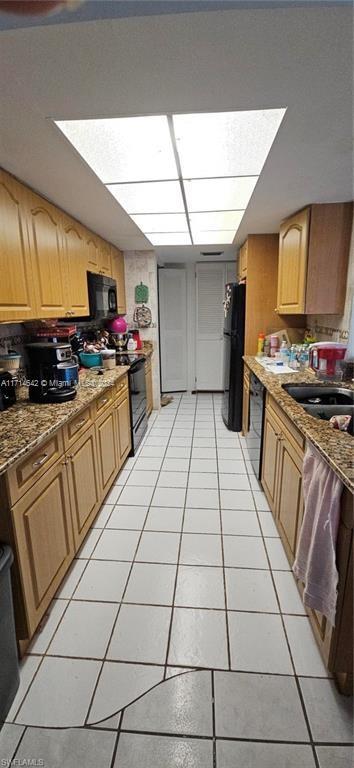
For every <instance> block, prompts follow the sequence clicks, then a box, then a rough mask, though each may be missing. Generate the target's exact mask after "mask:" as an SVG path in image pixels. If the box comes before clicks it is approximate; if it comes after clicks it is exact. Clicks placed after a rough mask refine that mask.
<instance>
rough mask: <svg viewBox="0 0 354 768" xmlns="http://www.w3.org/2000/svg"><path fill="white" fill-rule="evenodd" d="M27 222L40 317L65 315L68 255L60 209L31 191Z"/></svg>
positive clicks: (38, 315)
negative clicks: (66, 253)
mask: <svg viewBox="0 0 354 768" xmlns="http://www.w3.org/2000/svg"><path fill="white" fill-rule="evenodd" d="M27 225H28V234H29V242H30V249H31V255H32V263H33V269H34V275H35V283H36V289H37V306H38V314H37V317H63V316H64V315H65V314H66V311H67V297H66V263H65V262H66V257H65V252H64V247H63V239H62V231H61V214H60V211H59V210H58V209H57V208H55V206H54V205H51V204H50V203H48V202H47V201H46V200H44V199H43V198H41V197H38V196H37V195H35V194H34V193H32V192H29V195H28V208H27Z"/></svg>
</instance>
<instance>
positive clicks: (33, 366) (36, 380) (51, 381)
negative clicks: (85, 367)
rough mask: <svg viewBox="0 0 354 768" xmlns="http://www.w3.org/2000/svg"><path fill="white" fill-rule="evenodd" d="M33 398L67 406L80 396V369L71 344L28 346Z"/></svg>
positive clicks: (46, 343)
mask: <svg viewBox="0 0 354 768" xmlns="http://www.w3.org/2000/svg"><path fill="white" fill-rule="evenodd" d="M26 349H27V352H28V358H29V381H30V384H29V393H28V394H29V399H30V400H31V401H32V402H33V403H65V402H67V401H68V400H73V399H74V397H75V396H76V386H77V384H78V381H79V376H78V371H79V366H78V362H77V358H76V357H75V356H74V355H73V353H72V349H71V346H70V344H58V343H57V344H55V343H49V342H35V343H33V344H27V345H26Z"/></svg>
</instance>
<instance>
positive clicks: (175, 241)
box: [145, 232, 192, 246]
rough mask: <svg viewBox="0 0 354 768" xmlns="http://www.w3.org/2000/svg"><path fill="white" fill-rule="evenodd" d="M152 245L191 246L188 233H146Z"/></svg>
mask: <svg viewBox="0 0 354 768" xmlns="http://www.w3.org/2000/svg"><path fill="white" fill-rule="evenodd" d="M145 237H147V238H148V240H150V243H152V245H156V246H158V245H192V241H191V239H190V236H189V233H188V232H151V233H149V232H146V233H145Z"/></svg>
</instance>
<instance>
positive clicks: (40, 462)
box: [32, 453, 48, 467]
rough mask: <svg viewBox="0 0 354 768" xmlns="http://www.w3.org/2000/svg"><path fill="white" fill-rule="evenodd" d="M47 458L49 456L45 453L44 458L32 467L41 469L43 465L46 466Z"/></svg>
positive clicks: (35, 462)
mask: <svg viewBox="0 0 354 768" xmlns="http://www.w3.org/2000/svg"><path fill="white" fill-rule="evenodd" d="M47 458H48V454H47V453H43V456H41V458H40V459H37V461H34V462H33V464H32V467H41V466H42V464H44V462H45V461H47Z"/></svg>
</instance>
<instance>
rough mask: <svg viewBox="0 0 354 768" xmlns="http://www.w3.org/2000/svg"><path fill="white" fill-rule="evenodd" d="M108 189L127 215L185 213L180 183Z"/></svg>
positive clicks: (158, 183) (145, 184)
mask: <svg viewBox="0 0 354 768" xmlns="http://www.w3.org/2000/svg"><path fill="white" fill-rule="evenodd" d="M107 189H109V191H110V192H111V194H112V195H113V197H115V198H116V200H118V203H120V204H121V205H122V206H123V208H125V210H126V211H127V213H184V205H183V198H182V194H181V186H180V183H179V181H151V182H148V181H146V182H145V183H144V184H109V185H108V186H107ZM203 210H204V209H203Z"/></svg>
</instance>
